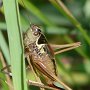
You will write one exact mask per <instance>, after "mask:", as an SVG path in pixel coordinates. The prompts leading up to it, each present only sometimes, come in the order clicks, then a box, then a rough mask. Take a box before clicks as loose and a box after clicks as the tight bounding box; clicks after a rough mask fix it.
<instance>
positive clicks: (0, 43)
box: [0, 31, 10, 64]
mask: <svg viewBox="0 0 90 90" xmlns="http://www.w3.org/2000/svg"><path fill="white" fill-rule="evenodd" d="M0 48H1V50H2V52H3V54H4V57H5V59H6V60H7V63H8V64H10V54H9V49H8V46H7V43H6V41H5V38H4V36H3V34H2V32H1V31H0Z"/></svg>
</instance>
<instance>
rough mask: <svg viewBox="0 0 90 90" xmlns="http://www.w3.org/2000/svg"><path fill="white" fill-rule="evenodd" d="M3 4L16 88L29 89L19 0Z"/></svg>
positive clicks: (11, 0)
mask: <svg viewBox="0 0 90 90" xmlns="http://www.w3.org/2000/svg"><path fill="white" fill-rule="evenodd" d="M3 5H4V12H5V19H6V23H7V30H8V38H9V47H10V56H11V67H12V68H11V69H12V75H13V76H12V78H13V84H14V90H27V84H26V78H25V67H24V65H23V64H25V63H24V58H23V45H22V39H21V31H20V20H19V19H20V18H19V13H18V12H19V10H18V1H17V0H8V3H7V0H3ZM23 67H24V69H23Z"/></svg>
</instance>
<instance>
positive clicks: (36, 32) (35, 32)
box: [24, 25, 46, 46]
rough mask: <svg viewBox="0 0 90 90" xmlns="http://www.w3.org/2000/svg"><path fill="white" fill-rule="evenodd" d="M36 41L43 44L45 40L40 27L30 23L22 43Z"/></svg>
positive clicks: (26, 43)
mask: <svg viewBox="0 0 90 90" xmlns="http://www.w3.org/2000/svg"><path fill="white" fill-rule="evenodd" d="M34 42H37V43H38V44H43V43H45V42H46V38H45V36H44V35H43V33H42V32H41V29H40V27H38V26H37V25H31V27H30V28H29V29H28V30H27V31H26V33H25V35H24V45H25V46H27V45H29V44H31V43H34Z"/></svg>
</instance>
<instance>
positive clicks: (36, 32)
mask: <svg viewBox="0 0 90 90" xmlns="http://www.w3.org/2000/svg"><path fill="white" fill-rule="evenodd" d="M40 32H41V30H40V29H39V28H38V29H36V31H35V32H34V35H35V36H38V35H39V34H40Z"/></svg>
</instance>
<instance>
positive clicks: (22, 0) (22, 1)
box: [21, 0, 31, 25]
mask: <svg viewBox="0 0 90 90" xmlns="http://www.w3.org/2000/svg"><path fill="white" fill-rule="evenodd" d="M21 2H22V4H23V6H24V7H27V6H26V5H25V3H24V2H23V0H21ZM27 16H28V19H29V20H30V16H29V15H27ZM29 20H28V22H29V25H31V22H30V21H29Z"/></svg>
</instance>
